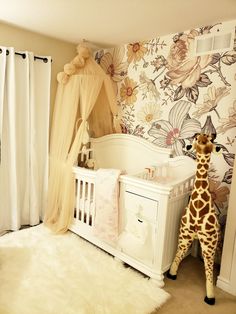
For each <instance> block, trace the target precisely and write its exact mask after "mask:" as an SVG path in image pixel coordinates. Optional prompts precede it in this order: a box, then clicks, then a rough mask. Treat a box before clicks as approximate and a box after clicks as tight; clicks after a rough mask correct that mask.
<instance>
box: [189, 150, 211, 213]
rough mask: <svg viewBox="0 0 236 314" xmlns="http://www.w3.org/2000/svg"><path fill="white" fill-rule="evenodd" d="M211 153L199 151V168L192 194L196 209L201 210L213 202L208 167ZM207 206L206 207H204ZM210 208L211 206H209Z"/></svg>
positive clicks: (192, 201)
mask: <svg viewBox="0 0 236 314" xmlns="http://www.w3.org/2000/svg"><path fill="white" fill-rule="evenodd" d="M210 158H211V154H210V153H209V154H200V153H197V170H196V177H195V181H194V186H193V191H192V195H191V203H192V204H193V206H194V208H195V210H197V211H199V210H200V211H201V209H202V208H203V207H204V206H205V205H206V204H211V194H210V191H209V180H208V169H209V162H210ZM204 208H205V207H204ZM207 208H210V207H207ZM204 213H205V212H204Z"/></svg>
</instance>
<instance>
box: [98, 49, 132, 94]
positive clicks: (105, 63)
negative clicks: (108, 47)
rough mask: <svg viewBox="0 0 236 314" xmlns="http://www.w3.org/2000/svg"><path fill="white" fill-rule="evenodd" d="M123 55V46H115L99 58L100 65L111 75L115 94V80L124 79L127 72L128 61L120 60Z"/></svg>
mask: <svg viewBox="0 0 236 314" xmlns="http://www.w3.org/2000/svg"><path fill="white" fill-rule="evenodd" d="M124 55H125V48H124V47H123V46H121V47H116V48H114V49H113V51H112V52H106V53H105V54H104V55H103V56H102V57H101V60H100V66H101V67H102V68H103V70H104V71H105V73H106V74H108V75H109V76H110V77H111V80H112V83H113V87H114V90H115V93H116V94H117V90H118V88H117V82H120V81H122V80H123V79H124V77H125V75H126V74H127V69H128V63H127V62H122V61H123V58H124Z"/></svg>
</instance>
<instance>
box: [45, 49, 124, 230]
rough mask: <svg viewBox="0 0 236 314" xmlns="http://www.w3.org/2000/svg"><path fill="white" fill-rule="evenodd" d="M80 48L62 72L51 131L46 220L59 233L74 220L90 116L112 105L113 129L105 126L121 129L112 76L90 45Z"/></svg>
mask: <svg viewBox="0 0 236 314" xmlns="http://www.w3.org/2000/svg"><path fill="white" fill-rule="evenodd" d="M77 51H78V55H77V56H76V57H75V58H74V59H73V61H72V62H71V63H69V64H66V65H65V67H64V72H61V73H59V74H58V81H59V84H58V89H57V95H56V101H55V108H54V115H53V123H52V130H51V145H50V168H49V189H48V202H47V210H46V214H45V217H44V223H45V224H46V225H48V226H49V227H50V228H51V229H52V230H54V231H55V232H57V233H61V232H65V231H66V230H68V228H69V226H70V224H71V221H72V217H73V210H74V202H75V180H74V177H73V173H72V167H73V166H74V165H75V162H76V160H77V157H78V153H79V151H80V149H81V145H82V144H86V143H87V142H88V141H89V125H88V118H89V116H90V115H91V112H92V111H93V115H94V117H93V119H92V120H93V121H96V112H98V111H99V110H100V109H101V110H102V109H103V108H104V107H109V116H108V117H106V119H104V121H106V123H107V125H108V126H109V128H108V127H107V125H106V126H104V130H105V132H104V133H107V132H109V133H115V132H120V129H119V124H118V123H117V122H118V121H117V114H118V111H117V104H116V98H115V94H114V91H113V88H112V84H111V81H110V78H109V77H108V76H107V75H106V74H105V73H104V72H103V70H102V69H101V68H100V66H99V65H98V64H97V63H96V62H95V60H94V59H93V58H92V57H91V56H90V54H89V50H88V49H87V48H86V47H84V46H81V45H79V46H78V50H77ZM93 108H94V109H95V108H96V110H93ZM104 112H108V111H107V110H105V111H104ZM78 124H79V128H78V130H76V128H77V126H78ZM95 133H96V130H95ZM94 135H95V136H96V134H94ZM100 135H101V129H100V130H99V136H100ZM103 135H104V134H103Z"/></svg>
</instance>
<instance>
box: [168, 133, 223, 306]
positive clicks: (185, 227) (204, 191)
mask: <svg viewBox="0 0 236 314" xmlns="http://www.w3.org/2000/svg"><path fill="white" fill-rule="evenodd" d="M214 140H215V135H207V134H196V135H195V138H194V140H193V143H192V145H189V146H188V147H187V149H194V150H195V151H196V159H197V170H196V177H195V181H194V185H193V190H192V193H191V197H190V200H189V203H188V205H187V207H186V209H185V211H184V213H183V216H182V219H181V224H180V231H179V241H178V248H177V252H176V256H175V258H174V261H173V263H172V265H171V267H170V270H169V272H168V273H167V277H168V278H171V279H176V275H177V271H178V267H179V264H180V262H181V261H182V259H183V258H184V256H185V254H186V253H187V251H188V249H189V247H190V245H191V244H192V242H193V240H194V239H195V238H198V239H199V242H200V246H201V250H202V256H203V259H204V267H205V274H206V297H205V299H204V301H205V302H206V303H207V304H210V305H213V304H215V296H214V285H213V266H214V257H215V252H216V248H217V243H218V240H219V233H220V228H219V223H218V219H217V215H216V212H215V208H214V206H213V202H212V198H211V194H210V190H209V179H208V169H209V163H210V158H211V153H212V152H219V150H220V148H219V146H216V145H215V144H214Z"/></svg>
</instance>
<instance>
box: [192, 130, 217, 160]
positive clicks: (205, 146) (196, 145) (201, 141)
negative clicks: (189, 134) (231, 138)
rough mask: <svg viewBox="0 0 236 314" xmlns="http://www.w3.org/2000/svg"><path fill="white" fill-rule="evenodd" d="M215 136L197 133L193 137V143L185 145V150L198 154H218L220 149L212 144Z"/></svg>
mask: <svg viewBox="0 0 236 314" xmlns="http://www.w3.org/2000/svg"><path fill="white" fill-rule="evenodd" d="M215 138H216V134H211V135H209V134H203V133H197V134H195V136H194V140H193V143H192V144H191V145H187V147H186V148H187V150H195V151H196V153H198V154H204V155H206V154H210V153H212V152H213V153H219V152H220V150H221V148H220V147H219V146H216V145H215V144H214V140H215Z"/></svg>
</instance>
